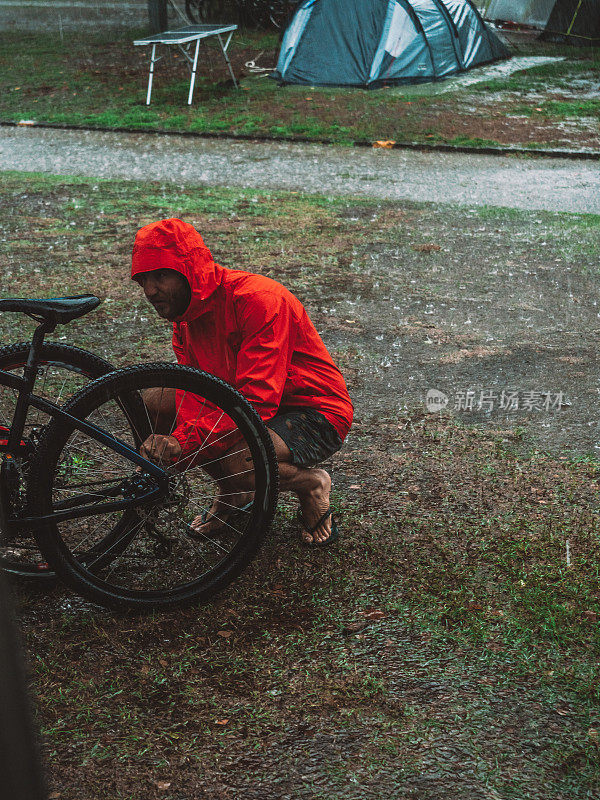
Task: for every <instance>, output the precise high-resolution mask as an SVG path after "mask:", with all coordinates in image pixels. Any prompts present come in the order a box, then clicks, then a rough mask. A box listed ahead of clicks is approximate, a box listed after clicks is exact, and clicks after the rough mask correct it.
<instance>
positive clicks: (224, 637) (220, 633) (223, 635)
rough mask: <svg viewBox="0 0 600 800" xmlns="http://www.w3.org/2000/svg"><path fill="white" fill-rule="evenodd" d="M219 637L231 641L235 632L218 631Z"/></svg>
mask: <svg viewBox="0 0 600 800" xmlns="http://www.w3.org/2000/svg"><path fill="white" fill-rule="evenodd" d="M217 636H222V637H223V639H229V637H230V636H233V631H217Z"/></svg>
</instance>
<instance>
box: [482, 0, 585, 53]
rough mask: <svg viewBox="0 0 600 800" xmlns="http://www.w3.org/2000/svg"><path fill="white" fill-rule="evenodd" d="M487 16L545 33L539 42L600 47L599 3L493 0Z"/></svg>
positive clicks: (563, 0)
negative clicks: (542, 40)
mask: <svg viewBox="0 0 600 800" xmlns="http://www.w3.org/2000/svg"><path fill="white" fill-rule="evenodd" d="M485 17H486V19H489V20H493V21H495V22H499V23H506V22H511V23H515V24H517V25H527V26H528V27H531V28H537V29H538V30H541V31H542V34H541V36H540V39H544V40H546V41H548V42H558V43H561V44H571V45H577V46H579V47H598V45H600V0H540V1H539V2H535V3H532V2H531V0H491V2H489V3H488V5H487V7H486V9H485Z"/></svg>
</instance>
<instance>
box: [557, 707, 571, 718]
mask: <svg viewBox="0 0 600 800" xmlns="http://www.w3.org/2000/svg"><path fill="white" fill-rule="evenodd" d="M554 710H555V711H556V713H557V714H560V716H561V717H568V716H569V712H568V710H567V709H566V708H555V709H554Z"/></svg>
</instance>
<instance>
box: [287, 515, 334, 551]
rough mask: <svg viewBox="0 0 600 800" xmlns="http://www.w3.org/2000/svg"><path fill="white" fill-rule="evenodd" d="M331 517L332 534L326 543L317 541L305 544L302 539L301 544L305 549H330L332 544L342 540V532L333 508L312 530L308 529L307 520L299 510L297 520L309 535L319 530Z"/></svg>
mask: <svg viewBox="0 0 600 800" xmlns="http://www.w3.org/2000/svg"><path fill="white" fill-rule="evenodd" d="M330 515H331V533H330V534H329V536H328V537H327V539H325V541H324V542H315V541H312V542H305V541H304V539H303V538H302V537H300V543H301V544H302V545H303V546H304V547H328V546H329V545H330V544H333V543H334V542H335V541H337V540H338V539H339V538H340V531H339V529H338V526H337V522H336V521H335V517H334V516H333V510H332V509H331V508H328V509H327V511H326V512H325V513H324V514H323V516H322V517H321V519H320V520H319V521H318V522H317V523H316V524H315V525H313V526H312V528H309V527H308V525H307V524H306V520H305V519H304V517H303V516H302V512H301V511H300V510H298V513H297V514H296V518H297V519H298V521H299V522H300V524H301V525H302V528H303V529H304V530H305V531H306V532H307V533H310V534H311V535H312V534H313V533H314V532H315V531H316V530H317V528H318V527H319V526H320V525H322V524H323V523H324V522H325V520H326V519H327V517H328V516H330Z"/></svg>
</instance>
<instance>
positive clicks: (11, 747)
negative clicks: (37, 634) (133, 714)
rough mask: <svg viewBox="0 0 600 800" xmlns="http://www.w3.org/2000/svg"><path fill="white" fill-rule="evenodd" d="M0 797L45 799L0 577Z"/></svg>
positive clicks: (8, 600)
mask: <svg viewBox="0 0 600 800" xmlns="http://www.w3.org/2000/svg"><path fill="white" fill-rule="evenodd" d="M0 796H1V797H3V798H6V799H7V800H43V799H44V798H45V797H46V791H45V788H44V781H43V777H42V768H41V760H40V752H39V748H38V742H37V737H36V735H35V733H34V730H33V723H32V714H31V704H30V702H29V697H28V695H27V683H26V679H25V669H24V665H23V657H22V651H21V640H20V636H19V633H18V630H17V625H16V622H15V616H14V610H13V604H12V599H11V597H10V595H9V592H8V589H7V586H6V581H5V579H4V576H3V574H2V573H0Z"/></svg>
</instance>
